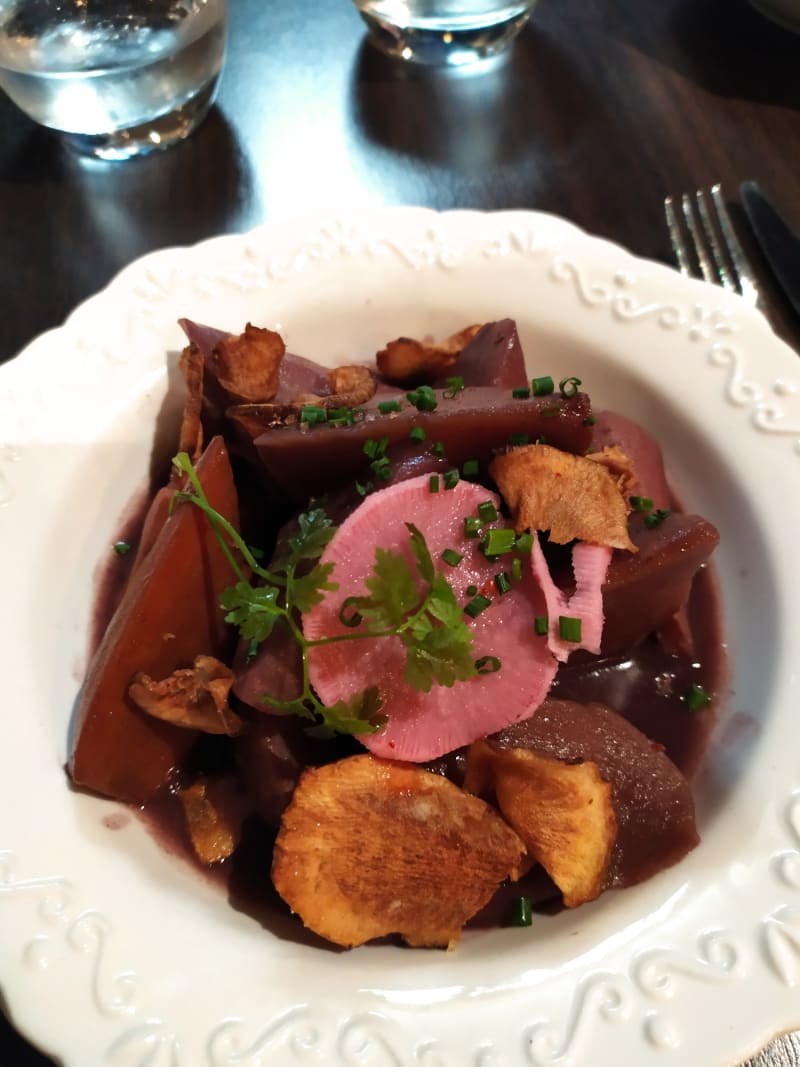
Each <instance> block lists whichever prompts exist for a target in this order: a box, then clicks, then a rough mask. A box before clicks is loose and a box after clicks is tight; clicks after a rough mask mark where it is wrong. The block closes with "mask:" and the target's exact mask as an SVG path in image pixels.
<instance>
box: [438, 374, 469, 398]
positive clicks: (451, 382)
mask: <svg viewBox="0 0 800 1067" xmlns="http://www.w3.org/2000/svg"><path fill="white" fill-rule="evenodd" d="M445 381H446V383H447V388H446V389H445V391H444V392H443V393H442V396H443V397H444V398H445V399H446V400H452V399H453V397H454V396H455V395H456V394H457V393H460V392H461V391H462V390H463V389H465V388H466V387H465V385H464V379H463V378H462V377H461V376H460V375H455V376H454V377H452V378H446V379H445Z"/></svg>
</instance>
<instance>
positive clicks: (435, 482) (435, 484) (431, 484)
mask: <svg viewBox="0 0 800 1067" xmlns="http://www.w3.org/2000/svg"><path fill="white" fill-rule="evenodd" d="M428 489H429V490H430V491H431V492H432V493H438V492H439V475H438V474H432V475H431V476H430V478H429V479H428Z"/></svg>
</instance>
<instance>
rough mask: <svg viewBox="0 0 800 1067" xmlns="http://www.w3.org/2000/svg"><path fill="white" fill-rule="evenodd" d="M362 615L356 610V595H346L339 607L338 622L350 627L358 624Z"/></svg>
mask: <svg viewBox="0 0 800 1067" xmlns="http://www.w3.org/2000/svg"><path fill="white" fill-rule="evenodd" d="M361 619H362V616H361V614H360V613H359V610H358V597H357V596H348V597H345V599H344V600H343V601H342V606H341V607H340V608H339V622H340V623H341V624H342V626H349V627H350V628H351V629H352V628H353V627H355V626H358V625H360V623H361Z"/></svg>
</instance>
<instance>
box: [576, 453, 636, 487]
mask: <svg viewBox="0 0 800 1067" xmlns="http://www.w3.org/2000/svg"><path fill="white" fill-rule="evenodd" d="M586 458H587V459H589V460H591V461H592V462H593V463H599V464H600V465H601V466H603V467H606V468H607V469H608V470H609V471H610V472H611V474H613V476H614V478H615V479H616V482H617V485H618V487H619V491H620V492H621V493H622V495H623V496H625V497H627V495H628V493H629V492H630V491H631V489H633V487H634V486H635V485H636V471H635V470H634V466H633V460H632V459H631V458H630V457H629V456H627V455H626V454H625V453H624V452H623V451H622V449H621V448H620V447H619V446H618V445H606V447H605V448H603V449H601V450H600V451H599V452H589V453H588V454H587V456H586Z"/></svg>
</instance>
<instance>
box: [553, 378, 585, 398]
mask: <svg viewBox="0 0 800 1067" xmlns="http://www.w3.org/2000/svg"><path fill="white" fill-rule="evenodd" d="M581 384H582V383H581V380H580V378H576V377H574V376H573V377H570V378H562V379H561V381H560V382H559V383H558V389H559V392H560V393H561V395H562V396H564V397H570V396H575V394H576V393H577V392H578V389H580V387H581Z"/></svg>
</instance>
